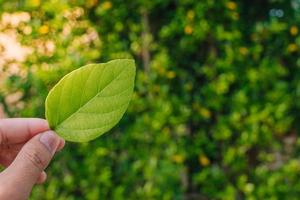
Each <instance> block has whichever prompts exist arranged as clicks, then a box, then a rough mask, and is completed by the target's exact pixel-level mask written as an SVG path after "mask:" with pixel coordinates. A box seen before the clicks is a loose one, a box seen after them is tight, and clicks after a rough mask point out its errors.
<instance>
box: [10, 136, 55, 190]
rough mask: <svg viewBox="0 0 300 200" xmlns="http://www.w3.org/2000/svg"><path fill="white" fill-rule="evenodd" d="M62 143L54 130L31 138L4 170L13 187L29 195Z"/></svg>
mask: <svg viewBox="0 0 300 200" xmlns="http://www.w3.org/2000/svg"><path fill="white" fill-rule="evenodd" d="M59 143H60V138H59V137H58V136H57V135H56V134H55V133H54V132H53V131H46V132H44V133H42V134H39V135H36V136H34V137H33V138H32V139H31V140H29V141H28V142H27V143H26V144H25V145H24V147H23V148H22V149H21V151H20V153H19V154H18V155H17V157H16V159H15V160H14V161H13V163H12V164H11V165H10V166H9V167H8V168H7V169H6V170H5V171H4V172H5V173H6V174H7V175H8V176H9V177H10V178H9V180H10V182H11V184H12V187H15V188H17V189H18V190H20V192H21V193H24V194H26V195H29V193H30V191H31V189H32V186H33V185H34V184H35V182H36V181H37V179H38V177H39V176H40V174H41V173H42V172H43V170H44V169H45V168H46V167H47V166H48V164H49V162H50V160H51V159H52V157H53V155H54V153H55V151H56V150H57V148H58V146H59Z"/></svg>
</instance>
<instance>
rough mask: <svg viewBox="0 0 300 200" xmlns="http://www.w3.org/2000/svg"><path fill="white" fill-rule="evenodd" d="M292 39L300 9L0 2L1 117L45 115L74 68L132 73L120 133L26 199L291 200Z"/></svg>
mask: <svg viewBox="0 0 300 200" xmlns="http://www.w3.org/2000/svg"><path fill="white" fill-rule="evenodd" d="M299 29H300V0H239V1H229V0H86V1H84V0H69V1H67V0H47V1H41V0H25V1H21V0H10V1H5V0H0V116H1V117H2V118H3V117H41V118H44V100H45V98H46V96H47V93H48V91H49V90H50V89H51V88H52V87H53V85H54V84H55V83H56V82H57V81H58V80H59V79H60V78H61V77H62V76H63V75H65V74H66V73H68V72H70V71H72V70H74V69H76V68H78V67H80V66H82V65H85V64H88V63H94V62H106V61H109V60H111V59H115V58H134V59H135V60H136V64H137V70H138V71H137V77H136V88H135V94H134V96H133V99H132V102H131V104H130V107H129V109H128V111H127V113H126V114H125V116H124V118H123V119H122V120H121V122H120V123H119V124H118V125H117V126H116V127H115V128H114V129H113V130H112V131H110V132H109V133H107V134H105V135H103V136H102V137H100V138H98V139H96V140H94V141H92V142H89V143H83V144H75V143H67V145H66V148H65V149H64V151H63V152H61V153H59V154H58V156H57V157H56V158H55V159H54V161H53V162H52V164H51V165H50V167H49V168H48V170H47V172H48V181H47V183H46V184H45V185H43V186H37V187H36V188H35V189H34V191H33V194H32V197H31V199H32V200H44V199H45V200H81V199H87V200H97V199H116V200H122V199H130V200H131V199H132V200H135V199H143V200H152V199H162V200H181V199H186V200H193V199H195V200H206V199H207V200H214V199H221V200H235V199H237V200H242V199H247V200H254V199H270V200H277V199H278V200H279V199H280V200H284V199H288V200H294V199H295V200H296V199H299V197H300V138H299V131H300V126H299V124H300V59H299V58H300V33H299ZM78 87H80V86H78Z"/></svg>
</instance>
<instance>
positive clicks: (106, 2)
mask: <svg viewBox="0 0 300 200" xmlns="http://www.w3.org/2000/svg"><path fill="white" fill-rule="evenodd" d="M111 7H112V3H111V2H110V1H105V2H103V4H102V8H103V9H104V10H109V9H111Z"/></svg>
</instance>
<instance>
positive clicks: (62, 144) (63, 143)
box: [57, 138, 65, 151]
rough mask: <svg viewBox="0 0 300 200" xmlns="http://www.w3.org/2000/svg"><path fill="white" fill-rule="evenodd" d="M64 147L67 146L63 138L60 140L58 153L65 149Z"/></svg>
mask: <svg viewBox="0 0 300 200" xmlns="http://www.w3.org/2000/svg"><path fill="white" fill-rule="evenodd" d="M64 146H65V140H64V139H62V138H60V143H59V145H58V147H57V151H60V150H62V149H63V148H64Z"/></svg>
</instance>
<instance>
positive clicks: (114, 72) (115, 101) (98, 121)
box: [46, 59, 135, 142]
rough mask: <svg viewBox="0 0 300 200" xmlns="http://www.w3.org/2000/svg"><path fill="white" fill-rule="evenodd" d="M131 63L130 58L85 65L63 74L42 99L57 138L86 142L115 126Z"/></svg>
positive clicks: (127, 94) (125, 100)
mask: <svg viewBox="0 0 300 200" xmlns="http://www.w3.org/2000/svg"><path fill="white" fill-rule="evenodd" d="M134 79H135V64H134V61H133V60H130V59H118V60H113V61H110V62H108V63H101V64H89V65H86V66H84V67H81V68H79V69H77V70H74V71H72V72H71V73H69V74H67V75H66V76H64V77H63V78H62V79H61V80H60V81H59V82H58V83H57V85H55V86H54V87H53V89H52V90H51V91H50V92H49V94H48V97H47V99H46V119H47V120H48V122H49V125H50V127H51V128H52V129H54V130H55V131H56V132H57V133H58V134H59V135H60V136H61V137H63V138H64V139H66V140H69V141H73V142H86V141H89V140H92V139H95V138H96V137H98V136H100V135H102V134H103V133H105V132H107V131H109V130H110V129H111V128H112V127H113V126H115V125H116V124H117V123H118V122H119V121H120V119H121V118H122V116H123V114H124V113H125V111H126V109H127V107H128V104H129V102H130V99H131V96H132V93H133V88H134Z"/></svg>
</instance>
